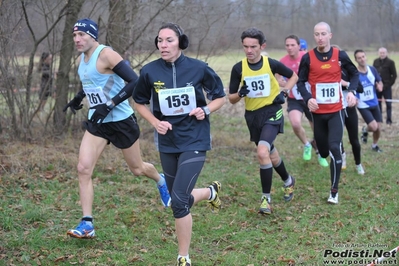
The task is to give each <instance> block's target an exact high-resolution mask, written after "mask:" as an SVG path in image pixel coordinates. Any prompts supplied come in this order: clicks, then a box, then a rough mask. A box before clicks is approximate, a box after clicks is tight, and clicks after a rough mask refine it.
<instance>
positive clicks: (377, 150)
mask: <svg viewBox="0 0 399 266" xmlns="http://www.w3.org/2000/svg"><path fill="white" fill-rule="evenodd" d="M371 150H373V151H375V152H382V150H381V149H380V147H378V145H376V146H375V147H371Z"/></svg>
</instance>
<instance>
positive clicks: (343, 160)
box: [341, 152, 346, 170]
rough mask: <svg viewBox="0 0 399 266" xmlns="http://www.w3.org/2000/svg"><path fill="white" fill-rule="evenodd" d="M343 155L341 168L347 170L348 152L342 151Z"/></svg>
mask: <svg viewBox="0 0 399 266" xmlns="http://www.w3.org/2000/svg"><path fill="white" fill-rule="evenodd" d="M341 156H342V167H341V169H342V170H345V169H346V153H345V152H344V153H342V154H341Z"/></svg>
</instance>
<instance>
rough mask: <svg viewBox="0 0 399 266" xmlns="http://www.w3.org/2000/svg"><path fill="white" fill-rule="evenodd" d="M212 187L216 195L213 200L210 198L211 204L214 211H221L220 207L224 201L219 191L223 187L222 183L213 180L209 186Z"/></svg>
mask: <svg viewBox="0 0 399 266" xmlns="http://www.w3.org/2000/svg"><path fill="white" fill-rule="evenodd" d="M209 188H210V189H213V190H212V191H213V193H215V197H214V199H213V200H208V203H209V206H210V208H211V210H212V212H219V210H220V207H221V206H222V202H221V201H220V198H219V192H220V189H221V188H222V184H220V182H219V181H213V182H212V184H211V185H210V186H209Z"/></svg>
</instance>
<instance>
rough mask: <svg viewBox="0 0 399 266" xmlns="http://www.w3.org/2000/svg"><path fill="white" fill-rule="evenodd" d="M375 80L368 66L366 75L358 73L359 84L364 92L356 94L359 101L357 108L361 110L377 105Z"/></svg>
mask: <svg viewBox="0 0 399 266" xmlns="http://www.w3.org/2000/svg"><path fill="white" fill-rule="evenodd" d="M375 72H376V71H375ZM376 80H377V78H376V74H375V73H373V71H372V68H371V67H370V66H367V73H362V72H359V82H360V83H361V84H362V85H363V91H364V92H363V93H356V97H357V98H358V99H359V101H358V103H357V108H359V109H363V108H369V107H373V106H377V105H378V98H377V89H376V85H375V82H376Z"/></svg>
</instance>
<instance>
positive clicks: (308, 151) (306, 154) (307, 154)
mask: <svg viewBox="0 0 399 266" xmlns="http://www.w3.org/2000/svg"><path fill="white" fill-rule="evenodd" d="M303 159H304V160H305V161H309V160H310V159H312V145H308V146H306V145H305V146H303Z"/></svg>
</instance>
